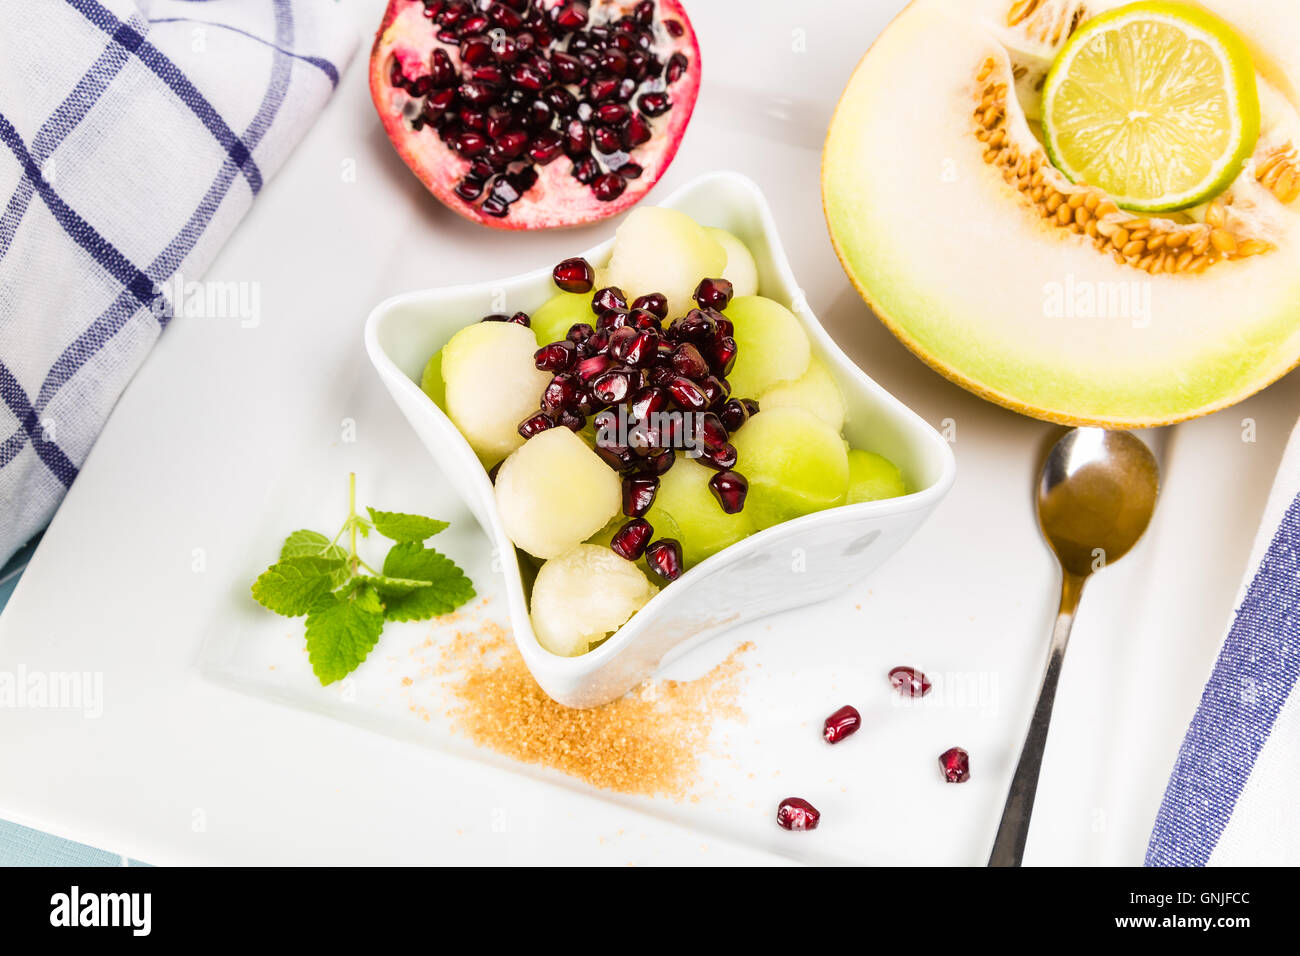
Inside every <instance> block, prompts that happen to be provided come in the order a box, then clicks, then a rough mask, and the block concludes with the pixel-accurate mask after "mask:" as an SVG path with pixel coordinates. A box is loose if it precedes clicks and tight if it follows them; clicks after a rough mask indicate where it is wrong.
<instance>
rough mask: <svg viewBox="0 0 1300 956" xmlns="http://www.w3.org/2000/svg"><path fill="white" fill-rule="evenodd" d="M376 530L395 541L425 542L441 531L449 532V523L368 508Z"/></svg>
mask: <svg viewBox="0 0 1300 956" xmlns="http://www.w3.org/2000/svg"><path fill="white" fill-rule="evenodd" d="M366 510H367V511H369V512H370V520H371V521H373V522H374V523H375V530H376V531H378V532H379V533H380V534H382V535H383V536H384V537H385V538H391V539H392V540H394V541H424V540H425V539H427V538H432V537H433V536H434V535H435V534H438V533H439V532H440V531H446V530H447V522H445V521H438V520H437V519H436V518H426V517H424V516H423V515H410V514H404V513H402V512H400V511H376V510H375V509H374V508H367V509H366Z"/></svg>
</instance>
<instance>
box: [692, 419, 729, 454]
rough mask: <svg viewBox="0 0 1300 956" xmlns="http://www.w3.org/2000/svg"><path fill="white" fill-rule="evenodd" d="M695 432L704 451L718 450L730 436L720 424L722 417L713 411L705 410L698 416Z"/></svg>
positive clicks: (724, 445)
mask: <svg viewBox="0 0 1300 956" xmlns="http://www.w3.org/2000/svg"><path fill="white" fill-rule="evenodd" d="M695 434H696V437H697V438H698V439H699V441H700V443H701V444H703V446H704V448H705V450H706V451H719V450H721V449H722V448H725V447H726V445H727V439H728V438H729V437H730V436H729V435H728V434H727V429H726V426H724V425H723V424H722V419H721V418H719V417H718V416H717V415H715V414H714V413H713V412H705V413H704V414H703V415H701V416H699V419H698V420H697V423H696V426H695Z"/></svg>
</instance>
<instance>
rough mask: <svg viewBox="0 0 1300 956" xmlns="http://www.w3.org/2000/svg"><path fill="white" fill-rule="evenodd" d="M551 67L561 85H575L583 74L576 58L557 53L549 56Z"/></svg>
mask: <svg viewBox="0 0 1300 956" xmlns="http://www.w3.org/2000/svg"><path fill="white" fill-rule="evenodd" d="M551 67H552V69H554V71H555V78H556V79H557V80H559V81H560V82H561V83H576V82H577V81H578V80H579V79H580V78H581V77H582V74H583V69H582V64H581V63H580V62H579V61H578V58H577V57H576V56H570V55H569V54H567V53H560V52H558V51H557V52H555V53H552V54H551Z"/></svg>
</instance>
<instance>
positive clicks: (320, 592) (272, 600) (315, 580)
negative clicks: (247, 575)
mask: <svg viewBox="0 0 1300 956" xmlns="http://www.w3.org/2000/svg"><path fill="white" fill-rule="evenodd" d="M344 568H345V564H344V561H343V559H342V558H327V557H310V556H303V557H296V558H287V559H285V560H284V561H280V562H278V563H277V564H273V565H271V566H270V567H269V568H267V569H266V570H265V571H263V572H262V574H261V576H260V577H258V579H257V580H256V581H254V582H253V597H254V598H255V599H256V600H257V603H258V604H261V605H262V606H263V607H265V608H269V609H270V610H272V611H274V612H275V613H276V614H283V615H284V616H285V617H297V616H298V615H300V614H306V613H307V612H308V611H310V610H311V609H312V607H313V605H315V604H316V602H317V601H319V600H320V599H321V598H322V597H324V596H325V595H327V594H329V593H330V591H332V590H334V588H335V587H337V584H336V583H335V581H336V575H337V574H338V573H339V572H340V571H342V570H344Z"/></svg>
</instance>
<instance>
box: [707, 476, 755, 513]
mask: <svg viewBox="0 0 1300 956" xmlns="http://www.w3.org/2000/svg"><path fill="white" fill-rule="evenodd" d="M709 491H711V492H713V497H715V498H717V499H718V504H719V505H721V506H722V510H723V511H725V512H726V513H727V514H729V515H734V514H740V512H741V511H743V510H744V509H745V495H747V494H748V493H749V482H748V481H746V480H745V476H744V475H742V474H740V473H739V472H735V471H720V472H718V473H717V474H716V475H714V476H713V477H712V478H710V479H709Z"/></svg>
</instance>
